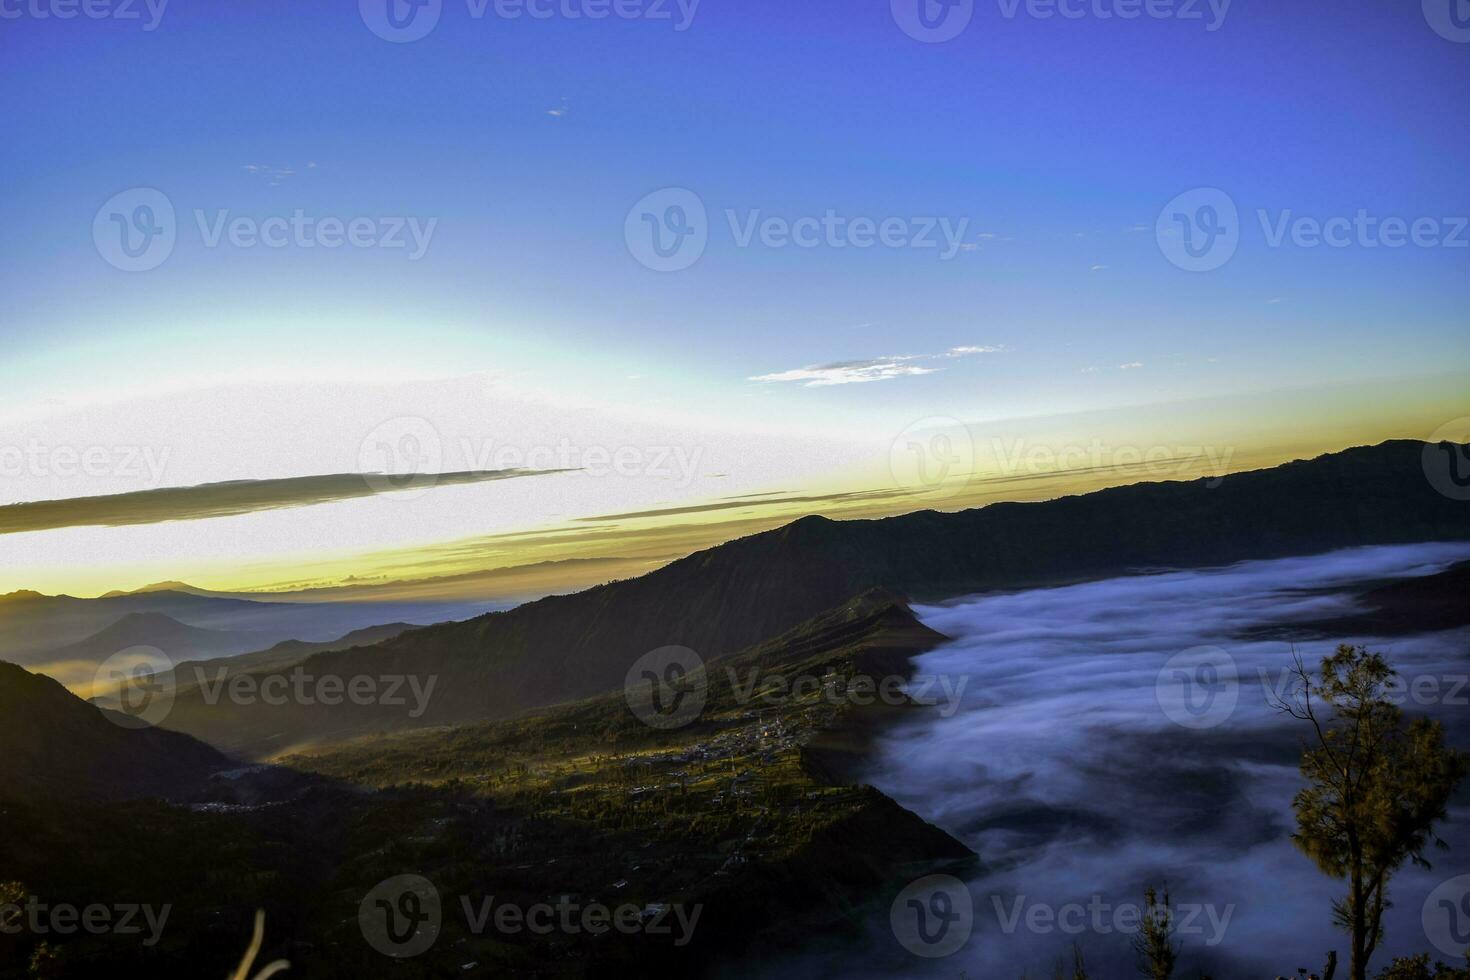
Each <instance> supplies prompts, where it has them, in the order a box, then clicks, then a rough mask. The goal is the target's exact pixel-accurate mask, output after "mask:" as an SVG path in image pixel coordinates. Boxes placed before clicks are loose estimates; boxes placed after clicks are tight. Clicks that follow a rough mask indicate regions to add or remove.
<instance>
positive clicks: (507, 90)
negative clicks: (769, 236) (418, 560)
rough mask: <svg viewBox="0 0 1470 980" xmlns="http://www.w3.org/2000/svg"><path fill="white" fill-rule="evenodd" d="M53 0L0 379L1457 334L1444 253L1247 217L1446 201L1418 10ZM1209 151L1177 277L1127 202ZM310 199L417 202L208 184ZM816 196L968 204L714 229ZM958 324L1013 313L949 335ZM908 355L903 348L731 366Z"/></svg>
mask: <svg viewBox="0 0 1470 980" xmlns="http://www.w3.org/2000/svg"><path fill="white" fill-rule="evenodd" d="M55 2H56V0H25V3H26V4H27V5H28V6H25V7H21V6H20V5H18V4H17V3H16V0H8V2H7V4H6V5H5V9H7V10H12V11H14V10H22V11H24V13H23V14H22V16H19V17H17V18H11V19H0V44H3V46H4V48H5V51H6V55H5V58H4V59H3V65H0V84H3V85H4V87H5V89H6V92H7V101H6V104H7V112H6V115H7V124H6V129H5V137H6V140H5V142H6V152H5V153H4V154H3V155H0V176H3V178H4V184H5V186H6V187H7V188H8V189H9V190H10V193H9V194H6V195H5V196H4V197H3V199H0V261H3V262H4V263H5V266H6V268H7V272H8V275H7V288H6V290H5V293H4V296H3V298H0V331H3V335H4V340H5V346H6V356H5V358H4V360H3V362H0V382H3V383H4V384H5V385H6V387H7V388H8V389H9V390H10V391H11V392H12V393H14V397H15V398H16V404H22V403H23V404H24V405H25V406H28V407H34V406H36V405H41V406H45V405H49V404H55V405H57V406H64V405H65V404H67V403H66V402H65V399H66V398H69V397H72V396H75V395H77V394H78V393H79V392H83V393H85V392H93V393H95V392H98V391H101V390H105V389H111V388H115V387H116V388H120V391H121V393H120V394H119V395H118V397H120V398H121V397H129V398H135V397H136V396H137V395H138V394H139V392H140V391H144V392H146V391H149V390H155V389H161V388H173V387H178V386H181V385H185V386H186V385H188V384H194V383H197V384H199V385H203V386H207V385H208V384H210V383H212V381H213V380H214V379H216V376H222V375H226V374H228V373H229V372H230V371H231V370H233V369H235V368H238V367H241V366H243V365H255V366H256V367H257V368H259V371H260V372H261V373H262V374H264V375H267V376H269V375H270V373H271V372H272V371H283V370H285V369H286V368H288V367H290V366H292V365H295V366H297V367H303V366H306V367H305V369H306V370H308V371H313V370H318V369H319V368H320V366H322V365H330V366H331V367H332V369H334V370H336V371H339V372H341V373H342V374H344V375H346V376H349V377H350V376H353V375H361V376H364V377H369V376H370V377H372V378H373V379H375V380H381V379H382V378H384V377H385V376H386V377H388V378H389V379H390V380H391V377H392V376H393V374H394V373H395V372H400V371H401V372H403V373H404V374H409V373H413V374H415V375H428V376H432V375H435V374H455V373H469V372H476V371H485V372H494V373H509V374H512V375H514V376H516V377H518V378H523V379H527V380H528V381H531V382H534V383H535V384H536V385H538V386H540V387H542V388H545V389H551V390H556V389H558V388H561V389H564V390H567V391H574V392H575V393H576V394H577V395H578V396H586V395H588V394H596V395H597V396H599V397H601V398H603V399H604V400H605V401H606V402H607V403H608V404H609V405H617V406H621V407H623V408H626V409H628V410H630V411H644V410H646V411H651V412H657V413H660V414H661V415H662V416H665V417H667V416H669V415H679V414H681V413H686V414H695V413H700V414H707V415H709V416H712V417H714V418H715V419H719V420H725V421H727V422H729V423H731V424H736V423H747V422H748V423H751V424H756V423H759V424H770V425H774V426H778V427H779V426H782V425H787V426H800V425H811V426H829V427H832V428H834V429H840V428H844V427H847V428H866V429H870V430H873V431H884V432H889V433H892V432H897V431H899V430H901V429H903V427H904V426H905V425H907V424H909V423H910V422H912V421H913V420H914V419H916V418H919V417H922V416H926V415H935V414H938V415H945V416H953V417H956V418H960V419H963V420H966V421H984V420H991V419H1007V418H1018V417H1026V416H1034V415H1049V414H1055V413H1063V412H1086V411H1090V410H1095V409H1110V408H1115V407H1118V406H1149V405H1157V404H1162V403H1167V402H1171V401H1174V400H1178V399H1188V398H1195V397H1208V396H1235V397H1240V398H1243V399H1246V400H1249V399H1250V398H1252V397H1254V395H1255V393H1259V392H1263V391H1272V390H1278V389H1300V388H1313V387H1317V386H1323V385H1333V384H1340V383H1346V382H1375V381H1382V382H1383V388H1382V395H1381V397H1382V399H1383V400H1384V403H1385V405H1389V404H1396V403H1397V400H1398V399H1400V398H1407V397H1411V396H1413V395H1414V393H1415V392H1419V391H1422V390H1423V387H1424V386H1423V384H1421V383H1420V382H1418V381H1416V380H1413V379H1415V378H1417V377H1419V376H1425V375H1436V376H1438V377H1439V379H1440V380H1439V381H1437V382H1435V384H1439V385H1441V386H1443V385H1445V384H1447V382H1445V381H1444V379H1445V378H1446V377H1451V378H1452V377H1454V376H1456V375H1459V376H1463V371H1464V368H1465V367H1466V366H1467V364H1470V331H1467V330H1466V329H1465V326H1466V324H1465V318H1466V317H1465V313H1466V310H1467V299H1470V277H1467V275H1466V272H1467V264H1470V247H1466V248H1448V247H1436V248H1420V247H1403V248H1397V249H1389V248H1384V247H1378V248H1367V247H1362V246H1360V245H1356V244H1355V245H1352V246H1350V247H1346V248H1328V247H1318V248H1301V247H1293V246H1290V245H1288V246H1284V247H1274V248H1273V247H1268V245H1267V243H1266V241H1265V237H1264V234H1263V231H1262V229H1261V228H1260V226H1259V223H1258V220H1257V218H1256V211H1257V209H1266V210H1267V211H1269V212H1271V214H1273V215H1276V214H1278V213H1279V212H1281V211H1283V210H1286V209H1290V211H1291V212H1292V213H1293V214H1295V215H1308V216H1313V217H1316V218H1318V219H1325V218H1329V217H1333V216H1349V217H1351V216H1352V215H1354V214H1355V213H1356V212H1358V211H1359V210H1360V209H1362V210H1366V211H1367V212H1368V213H1370V214H1372V215H1374V216H1377V217H1385V216H1397V217H1402V218H1405V219H1408V220H1413V219H1417V218H1423V217H1429V218H1434V219H1441V218H1453V217H1455V216H1464V215H1467V214H1470V187H1467V185H1466V183H1465V181H1464V179H1463V175H1464V173H1465V172H1466V169H1467V164H1470V133H1467V120H1470V117H1467V116H1466V115H1465V113H1464V112H1463V100H1464V92H1465V90H1466V83H1467V81H1470V44H1464V43H1455V42H1452V41H1450V40H1447V39H1445V38H1443V37H1441V36H1439V35H1438V34H1436V33H1435V32H1434V31H1433V30H1431V29H1430V27H1429V25H1428V23H1427V21H1426V16H1425V14H1424V12H1423V11H1421V9H1420V8H1419V6H1418V5H1417V4H1397V5H1388V4H1382V3H1375V2H1370V0H1349V2H1343V3H1333V4H1326V3H1306V4H1302V3H1265V2H1262V0H1237V2H1235V3H1233V4H1231V5H1230V6H1229V8H1228V10H1227V11H1226V12H1225V15H1224V17H1223V19H1222V20H1221V22H1220V23H1219V26H1218V29H1216V30H1213V31H1211V30H1208V29H1207V27H1206V24H1207V22H1209V21H1210V20H1212V19H1214V18H1215V17H1216V14H1215V13H1212V12H1211V10H1210V9H1209V7H1208V6H1207V5H1205V4H1203V3H1201V4H1199V5H1197V7H1196V9H1198V10H1199V11H1200V13H1201V14H1202V18H1203V19H1199V20H1181V19H1179V18H1177V17H1169V18H1150V17H1140V18H1138V19H1133V20H1121V19H1118V18H1110V19H1101V18H1099V17H1098V16H1096V13H1095V11H1096V9H1099V7H1100V8H1102V9H1113V8H1114V7H1115V6H1116V5H1117V4H1118V3H1119V2H1120V0H1095V4H1096V6H1092V5H1090V6H1089V7H1088V8H1087V11H1088V12H1087V13H1086V15H1085V16H1082V17H1079V18H1077V19H1066V18H1061V17H1052V18H1050V19H1040V18H1037V17H1033V16H1030V15H1028V13H1027V8H1026V7H1025V5H1022V6H1021V7H1020V8H1019V10H1018V11H1017V13H1016V15H1015V16H1013V17H1008V16H1007V15H1006V13H1005V9H1006V8H1005V7H1004V6H1002V4H1001V3H1000V0H979V2H977V3H976V5H975V11H974V16H973V21H972V22H971V24H970V26H969V27H968V28H967V29H966V30H965V31H963V32H962V33H961V34H960V35H959V36H958V37H956V38H955V39H953V40H951V41H948V42H946V43H941V44H925V43H919V42H918V41H916V40H914V39H912V38H910V37H908V36H907V35H905V33H904V32H903V31H901V30H899V29H898V27H897V25H896V23H895V18H894V16H893V14H892V12H891V10H890V5H889V2H888V0H863V2H853V0H844V2H841V3H838V2H828V0H811V2H803V3H800V4H791V3H789V2H767V0H741V2H739V3H734V2H729V0H703V2H702V3H700V4H698V6H697V8H696V10H695V12H694V16H693V18H692V21H691V22H690V24H689V26H688V29H686V30H682V31H680V30H677V29H675V26H674V22H673V21H670V20H662V21H654V20H647V19H638V20H620V19H618V18H610V19H606V20H600V21H591V20H587V19H576V20H573V19H569V18H567V17H565V16H554V17H552V18H549V19H545V20H532V19H527V18H522V19H520V20H507V19H503V18H497V17H495V16H493V15H487V16H485V17H484V18H481V19H475V18H473V17H471V16H470V13H469V9H468V8H467V6H466V4H465V2H464V0H445V3H444V8H443V13H442V16H441V19H440V21H439V23H438V25H437V27H436V28H435V29H434V30H433V31H432V32H431V33H430V34H428V35H427V36H426V37H424V38H423V39H421V40H418V41H415V42H413V43H405V44H394V43H388V42H386V41H384V40H382V39H380V38H379V37H377V36H375V35H374V34H373V33H372V32H371V31H370V30H369V29H368V28H367V27H366V26H365V23H364V20H363V18H362V17H361V16H360V14H359V10H358V6H357V4H354V3H342V2H332V3H322V4H311V5H307V4H301V3H287V2H284V0H281V2H277V0H261V2H257V3H252V4H251V5H249V6H248V7H244V6H239V5H237V6H236V7H235V9H230V7H229V6H228V5H221V4H204V3H197V2H186V0H174V2H172V3H169V4H168V5H167V7H166V9H165V10H164V12H163V16H162V17H161V19H160V20H159V22H158V24H157V27H156V29H154V30H151V31H146V30H143V28H142V25H141V24H140V23H139V22H138V21H124V20H118V19H102V20H91V19H87V18H76V19H72V20H65V21H63V20H58V19H57V18H55V17H47V18H39V17H37V16H35V15H34V9H35V8H36V5H37V4H39V5H40V8H41V9H46V8H47V5H48V4H53V3H55ZM369 2H372V0H369ZM564 2H567V3H571V4H573V5H580V4H582V3H585V2H586V0H564ZM900 2H902V0H900ZM1093 2H1094V0H1089V4H1093ZM1122 2H1126V0H1122ZM1181 2H1182V0H1181ZM1430 2H1431V3H1432V2H1435V0H1430ZM668 9H669V10H670V11H671V13H672V14H673V17H674V20H677V19H678V18H679V17H680V16H681V15H680V14H679V12H678V7H677V6H676V5H675V4H673V3H672V2H671V3H669V4H668ZM145 17H146V14H145ZM247 167H255V168H256V169H255V170H247V169H246V168H247ZM288 170H289V171H290V173H289V174H286V173H284V171H288ZM138 187H145V188H156V189H158V190H160V191H162V192H163V193H164V194H165V195H166V196H167V197H168V199H169V201H170V202H172V204H173V206H174V207H175V209H176V212H177V215H178V243H177V245H176V247H175V249H174V251H173V253H172V254H171V255H170V256H169V257H168V259H167V261H166V262H164V263H163V264H162V265H161V266H159V267H158V268H156V269H153V270H151V271H147V272H133V273H129V272H123V271H119V270H118V269H115V268H113V267H111V266H109V265H108V264H107V263H106V262H105V261H103V260H102V258H101V257H100V256H99V254H98V251H97V248H96V247H95V246H94V243H93V238H92V234H91V230H92V224H93V218H94V216H95V215H96V214H97V212H98V209H99V208H100V207H102V205H103V203H104V202H106V201H108V199H109V198H111V197H112V196H113V195H114V194H117V193H119V192H122V191H126V190H128V189H130V188H138ZM668 187H680V188H687V189H689V190H691V191H693V192H695V193H696V194H697V195H698V197H699V198H700V200H701V201H702V202H703V204H704V205H705V206H706V208H707V211H708V219H709V245H708V247H707V250H706V251H705V252H704V254H703V256H702V257H701V258H700V259H699V261H698V262H696V263H695V264H694V265H693V266H692V267H690V268H687V269H685V270H682V271H678V272H670V273H659V272H654V271H651V270H649V269H647V268H644V267H643V266H642V265H640V264H639V263H638V262H637V261H636V260H635V259H634V258H633V256H632V255H631V254H630V251H629V248H628V247H627V244H626V243H625V240H624V234H623V232H624V221H625V218H626V217H627V215H628V212H629V209H630V208H631V207H632V206H633V205H634V203H635V202H637V201H638V200H639V199H640V198H642V197H644V195H647V194H649V193H650V192H654V191H657V190H659V189H661V188H668ZM1198 187H1216V188H1220V189H1222V190H1224V191H1225V192H1227V193H1228V195H1229V196H1230V197H1231V198H1232V199H1233V201H1234V202H1235V204H1236V205H1237V206H1238V208H1239V213H1240V218H1241V221H1240V237H1241V241H1240V245H1239V249H1238V251H1237V252H1236V254H1235V255H1234V257H1233V258H1232V259H1231V260H1230V261H1229V262H1228V263H1227V264H1225V265H1224V266H1223V267H1221V268H1219V269H1216V270H1214V271H1211V272H1204V273H1193V272H1186V271H1183V270H1181V269H1179V268H1176V267H1174V266H1173V265H1171V264H1170V263H1169V262H1168V261H1167V260H1166V259H1165V258H1164V256H1163V254H1162V252H1161V249H1160V247H1159V244H1158V242H1157V241H1156V239H1155V234H1154V222H1155V219H1156V217H1157V216H1158V215H1159V213H1160V210H1161V209H1162V208H1163V207H1164V205H1165V203H1166V202H1168V201H1170V199H1171V198H1174V197H1175V196H1176V195H1178V194H1180V193H1181V192H1185V191H1188V190H1190V189H1192V188H1198ZM297 209H300V210H302V211H303V212H305V214H307V215H308V216H311V217H314V218H320V217H328V216H335V217H339V218H342V219H344V220H346V219H350V218H353V217H357V216H370V217H373V218H375V219H376V218H382V217H385V216H387V217H408V218H414V219H417V220H421V221H429V220H434V221H435V222H436V224H435V226H434V229H433V234H432V238H431V239H430V240H429V244H428V248H427V251H426V252H425V254H424V255H423V257H422V258H419V259H417V260H410V259H408V258H407V256H406V255H405V254H404V252H403V251H388V250H384V249H352V248H342V249H334V250H326V249H322V248H316V249H304V248H298V247H294V246H292V247H285V248H281V249H269V248H264V247H254V248H235V247H228V246H226V247H219V248H205V247H204V246H203V244H202V240H201V234H200V232H199V230H198V228H197V223H196V220H195V218H194V217H193V214H194V212H195V211H196V210H198V211H201V212H203V213H205V214H207V215H216V214H217V213H219V212H220V211H228V213H229V215H230V216H232V217H247V218H251V219H253V220H257V221H259V220H263V219H265V218H268V217H270V216H281V215H285V216H289V215H291V214H292V213H293V212H294V211H295V210H297ZM828 209H831V210H833V211H835V212H837V213H838V214H840V215H842V216H844V217H848V218H852V217H866V218H871V219H874V220H875V221H877V220H881V219H884V218H887V217H899V218H902V219H904V220H905V221H912V220H917V219H922V218H925V217H932V218H942V219H946V220H949V221H952V222H955V223H958V222H960V221H964V222H965V223H966V224H965V226H964V227H965V244H966V246H967V247H966V250H964V251H961V252H959V253H958V254H956V255H954V256H953V257H952V258H950V259H948V260H945V259H942V258H940V256H939V255H938V254H937V252H936V250H924V249H913V248H871V249H866V250H860V249H854V248H850V247H849V248H843V249H837V248H830V247H817V248H810V249H802V248H793V247H786V248H770V247H762V246H760V245H758V244H757V245H754V246H751V247H739V246H738V244H737V243H736V241H735V240H734V235H733V234H732V232H731V229H730V227H729V225H728V221H727V218H726V216H725V212H726V211H727V210H732V211H734V212H735V213H736V214H737V216H738V218H739V220H742V221H743V220H747V219H748V218H749V216H750V215H751V214H752V213H753V212H759V213H760V215H762V216H777V217H782V218H785V219H796V218H800V217H803V216H820V215H822V214H823V213H824V212H826V211H827V210H828ZM1460 238H1461V240H1463V241H1470V231H1467V232H1461V234H1460ZM971 346H978V347H987V348H988V347H997V348H1003V350H1000V351H997V352H992V353H984V354H976V355H973V356H968V357H959V358H940V357H937V355H941V354H943V353H944V352H946V351H950V350H952V349H953V348H957V347H971ZM894 356H899V357H907V358H913V359H914V360H908V361H901V362H897V363H899V364H900V365H910V366H921V367H923V368H924V370H925V371H927V372H928V373H917V372H913V373H908V374H902V375H901V376H896V377H892V378H889V379H887V380H883V381H879V382H874V383H863V384H844V385H833V386H825V387H804V386H802V385H801V384H800V383H799V382H756V381H751V380H750V379H751V378H754V377H761V376H768V375H773V374H780V373H783V372H789V371H791V370H793V369H798V368H802V367H805V366H810V365H823V364H829V363H833V362H868V361H871V360H873V359H879V358H884V357H894ZM1124 365H1128V367H1126V368H1125V367H1124ZM122 389H125V390H122ZM52 399H57V400H56V401H54V402H53V401H51V400H52ZM1306 401H1308V400H1306V399H1304V401H1303V403H1304V404H1305V403H1306ZM1310 401H1311V404H1312V406H1313V411H1314V412H1316V413H1318V414H1319V415H1320V418H1318V417H1314V418H1308V419H1299V420H1295V422H1296V424H1299V425H1306V426H1310V425H1313V424H1316V423H1317V422H1319V421H1321V418H1327V417H1330V416H1332V415H1333V414H1334V412H1335V411H1336V409H1335V407H1334V406H1333V404H1332V403H1331V400H1330V399H1327V400H1322V399H1317V400H1310ZM58 410H59V409H58ZM1461 414H1463V413H1461ZM1281 424H1282V425H1283V426H1289V425H1290V424H1292V420H1290V419H1284V420H1281ZM1404 434H1419V433H1404ZM1422 434H1424V435H1427V432H1425V433H1422ZM325 468H326V463H325V461H324V462H323V463H322V465H321V466H319V467H318V471H325ZM301 469H303V470H304V469H309V467H307V466H306V465H305V464H302V466H301ZM261 475H263V476H288V475H294V474H293V473H265V474H261Z"/></svg>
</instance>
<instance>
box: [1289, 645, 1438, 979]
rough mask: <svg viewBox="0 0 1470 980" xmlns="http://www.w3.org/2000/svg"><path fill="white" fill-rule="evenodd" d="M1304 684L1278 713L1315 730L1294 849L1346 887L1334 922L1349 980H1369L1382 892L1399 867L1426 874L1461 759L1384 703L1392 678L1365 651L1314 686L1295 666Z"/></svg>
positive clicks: (1341, 651) (1298, 801) (1428, 724)
mask: <svg viewBox="0 0 1470 980" xmlns="http://www.w3.org/2000/svg"><path fill="white" fill-rule="evenodd" d="M1295 663H1296V667H1295V670H1294V671H1293V673H1294V674H1295V675H1296V677H1297V679H1298V681H1299V682H1300V683H1299V684H1298V685H1297V687H1296V690H1295V692H1294V694H1293V696H1292V698H1291V699H1290V700H1284V699H1278V700H1277V701H1276V707H1277V708H1279V709H1280V710H1282V711H1284V712H1286V713H1288V714H1290V715H1291V716H1292V717H1294V718H1297V719H1299V720H1301V721H1303V722H1305V723H1307V724H1308V725H1310V726H1311V733H1310V735H1309V737H1308V738H1307V740H1306V741H1305V743H1304V745H1303V749H1302V762H1301V771H1302V776H1303V777H1304V778H1305V779H1306V782H1307V785H1306V787H1305V788H1304V789H1302V790H1301V791H1300V792H1299V793H1297V795H1296V798H1295V799H1294V800H1293V801H1292V808H1293V809H1294V810H1295V811H1296V818H1297V832H1296V833H1295V834H1293V835H1292V841H1293V842H1294V843H1295V844H1296V845H1297V847H1298V848H1300V849H1301V851H1302V852H1303V853H1305V854H1306V855H1307V856H1308V857H1310V858H1311V859H1312V860H1313V861H1314V862H1316V864H1317V867H1318V868H1319V869H1321V871H1322V873H1323V874H1326V875H1328V876H1329V877H1332V878H1340V879H1346V881H1347V895H1346V896H1344V897H1343V898H1342V899H1340V900H1338V901H1337V902H1335V903H1333V918H1334V920H1335V921H1336V922H1337V924H1338V925H1339V926H1341V927H1342V928H1343V929H1344V930H1345V931H1346V932H1347V933H1348V934H1349V936H1351V939H1352V950H1351V959H1350V963H1349V970H1350V976H1351V978H1352V980H1367V977H1368V962H1369V960H1370V959H1371V958H1372V957H1373V952H1374V950H1375V949H1377V947H1378V944H1379V940H1380V939H1381V938H1382V923H1383V911H1384V909H1386V908H1387V907H1388V905H1389V902H1388V883H1389V879H1391V878H1392V877H1393V875H1394V873H1395V872H1396V871H1398V869H1399V868H1400V867H1401V866H1402V865H1403V864H1404V862H1405V861H1413V862H1414V863H1415V864H1418V865H1421V866H1423V867H1428V866H1429V863H1428V861H1427V860H1425V857H1424V852H1425V850H1426V849H1427V848H1428V847H1429V845H1430V844H1431V843H1432V844H1434V845H1436V846H1438V847H1441V848H1442V847H1444V846H1445V844H1444V842H1443V841H1442V840H1440V839H1439V838H1438V837H1436V836H1435V835H1434V833H1433V827H1434V823H1435V822H1436V821H1438V820H1443V819H1444V817H1445V805H1446V804H1447V802H1448V801H1449V798H1450V796H1451V794H1452V793H1453V792H1454V790H1455V787H1456V786H1457V785H1458V784H1459V782H1460V780H1461V779H1463V778H1464V776H1465V773H1466V770H1467V758H1466V756H1465V755H1464V753H1461V752H1458V751H1456V750H1454V749H1451V748H1449V747H1448V746H1446V745H1445V738H1444V727H1443V726H1442V725H1440V724H1439V723H1438V722H1435V721H1430V720H1429V719H1426V718H1418V719H1415V720H1414V721H1413V722H1412V723H1409V724H1405V721H1404V717H1403V712H1402V711H1401V710H1400V709H1399V708H1398V706H1397V705H1395V704H1394V703H1393V701H1392V700H1391V698H1390V696H1389V684H1390V682H1391V680H1392V679H1393V677H1394V676H1395V672H1394V670H1393V669H1392V668H1391V667H1390V666H1389V665H1388V663H1387V662H1386V661H1385V660H1384V659H1383V657H1382V656H1381V655H1379V654H1377V653H1371V652H1369V651H1368V650H1367V649H1365V648H1363V647H1354V646H1348V645H1345V644H1344V645H1342V646H1339V647H1338V648H1337V651H1336V652H1335V653H1333V654H1332V655H1331V656H1328V657H1324V658H1323V660H1322V665H1321V670H1320V674H1319V677H1317V678H1316V679H1314V678H1313V677H1312V676H1311V674H1310V672H1309V671H1308V670H1307V668H1306V667H1305V666H1303V664H1302V660H1301V658H1300V657H1297V658H1296V661H1295Z"/></svg>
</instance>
